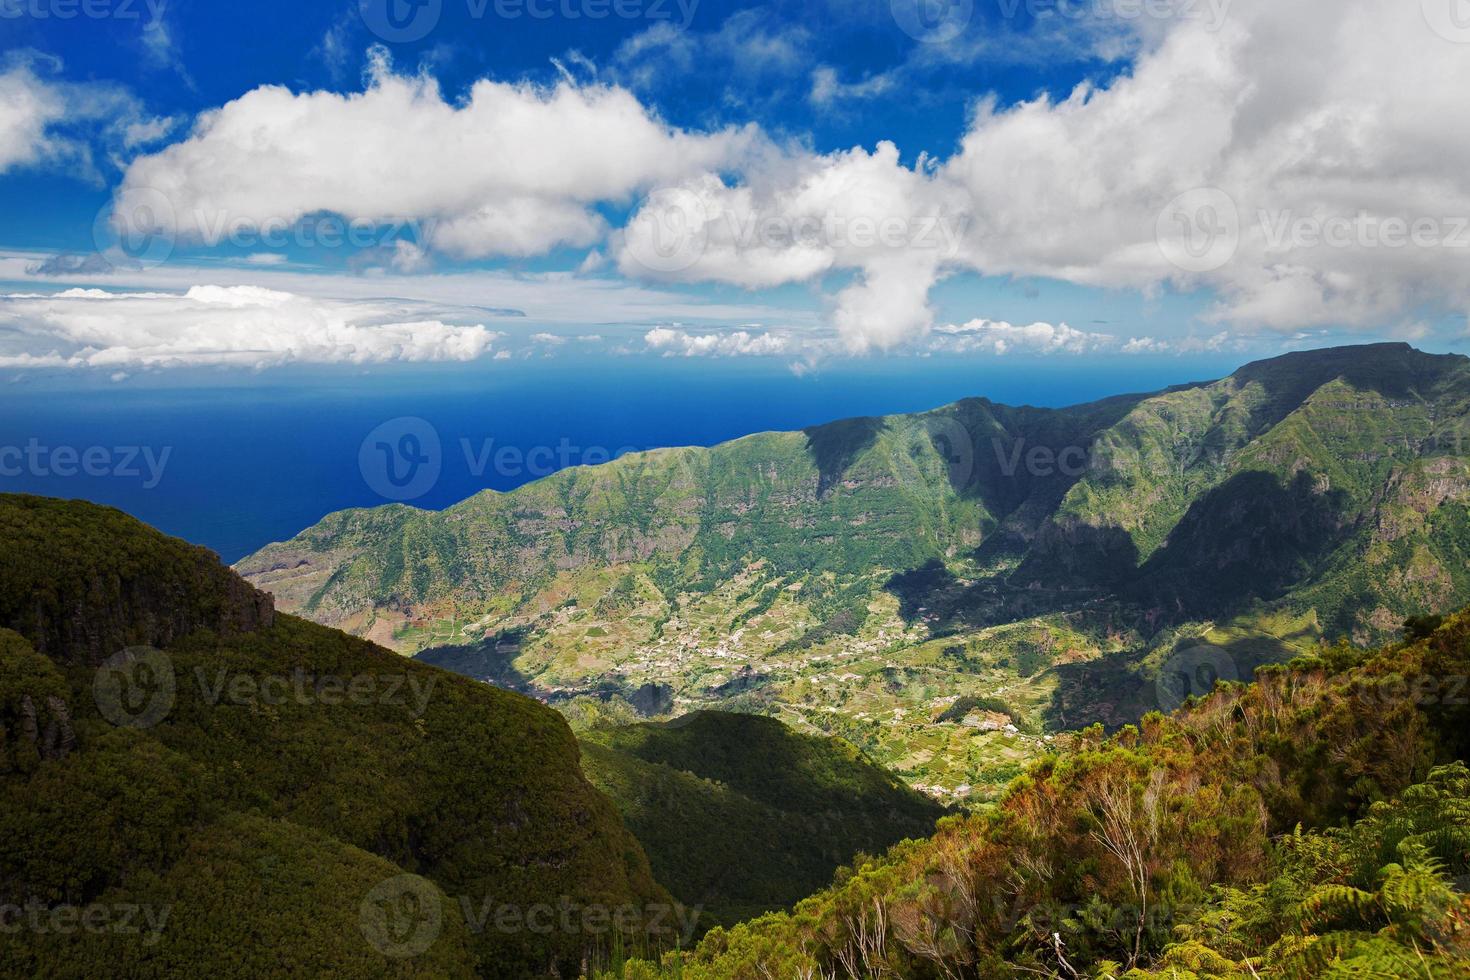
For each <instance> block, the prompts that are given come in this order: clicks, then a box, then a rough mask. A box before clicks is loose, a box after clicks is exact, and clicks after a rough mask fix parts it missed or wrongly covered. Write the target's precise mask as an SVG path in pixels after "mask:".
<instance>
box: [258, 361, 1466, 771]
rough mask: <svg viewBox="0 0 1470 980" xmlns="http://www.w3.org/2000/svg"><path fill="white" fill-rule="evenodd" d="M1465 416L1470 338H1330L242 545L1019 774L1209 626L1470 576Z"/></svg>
mask: <svg viewBox="0 0 1470 980" xmlns="http://www.w3.org/2000/svg"><path fill="white" fill-rule="evenodd" d="M1467 420H1470V360H1467V359H1466V358H1463V357H1459V356H1435V355H1428V354H1424V353H1421V352H1419V351H1416V350H1413V349H1412V348H1410V347H1408V346H1406V345H1402V344H1382V345H1372V346H1365V347H1351V348H1339V349H1334V350H1323V351H1310V352H1302V353H1296V354H1289V355H1286V356H1284V357H1280V358H1275V359H1272V360H1268V361H1262V362H1258V363H1255V364H1250V365H1247V366H1245V367H1243V368H1241V369H1240V370H1239V371H1237V372H1235V373H1234V374H1233V375H1231V376H1230V377H1228V378H1226V379H1223V380H1221V381H1217V382H1212V383H1207V384H1197V385H1188V386H1183V387H1180V388H1175V389H1170V390H1168V391H1164V392H1160V393H1157V394H1154V395H1137V396H1125V397H1119V398H1114V399H1109V400H1106V401H1103V402H1099V403H1095V404H1090V405H1082V406H1077V407H1073V408H1068V409H1060V410H1047V409H1035V408H1010V407H1006V406H1001V405H996V404H993V403H991V402H989V401H986V400H984V399H971V400H966V401H963V402H960V403H957V404H955V405H952V406H949V407H947V408H943V409H939V410H937V411H934V412H928V413H923V414H919V415H911V416H891V417H886V418H881V419H854V420H848V421H845V422H839V423H833V424H830V425H826V426H819V427H816V428H813V429H809V430H806V431H805V432H801V433H767V434H763V435H757V436H751V437H749V438H746V439H742V440H737V441H735V442H732V443H728V444H725V445H722V446H716V447H714V448H712V449H676V450H662V451H657V452H652V453H642V454H637V455H634V456H628V457H624V458H623V459H620V460H617V461H615V462H613V463H610V464H608V465H606V466H601V467H593V468H581V469H573V470H568V471H564V472H562V473H559V474H557V475H555V476H553V477H550V478H548V479H546V480H543V481H540V482H538V483H535V484H531V485H529V486H526V487H523V488H521V489H519V490H517V491H515V492H513V493H509V494H496V493H490V492H486V493H482V494H479V495H477V496H475V497H472V498H470V499H469V500H467V501H465V502H463V503H461V504H459V505H457V506H455V507H452V508H450V509H448V510H446V511H444V512H441V513H431V512H425V511H418V510H414V509H412V508H408V507H403V506H398V505H395V506H390V507H383V508H375V509H368V510H356V511H345V512H342V513H339V514H334V515H331V516H330V517H327V518H325V519H324V520H323V521H322V522H321V523H320V524H318V525H316V526H315V527H313V528H311V529H308V530H307V531H304V532H302V534H301V535H298V536H297V537H296V538H294V539H292V540H291V541H288V542H284V543H280V544H275V545H271V546H269V547H267V548H265V549H263V550H262V551H261V552H259V553H258V554H256V555H253V556H251V557H250V558H247V559H246V560H244V561H243V562H241V563H240V565H239V566H238V568H239V570H240V571H241V573H242V574H243V575H244V576H245V577H246V578H247V579H248V580H249V581H251V582H253V583H255V584H257V585H259V586H260V587H262V588H266V589H270V590H271V591H273V592H274V593H275V595H276V598H277V601H278V602H279V603H280V604H281V606H282V608H283V609H287V610H291V611H299V612H302V613H303V614H304V615H307V616H310V617H312V618H314V619H317V620H319V621H322V622H326V623H330V624H333V625H338V626H341V627H342V628H345V629H348V630H349V631H352V632H356V633H359V634H362V635H367V636H371V637H373V638H375V639H377V640H378V641H380V642H383V643H387V644H390V645H392V646H394V647H395V648H396V649H399V650H401V651H403V652H407V653H416V652H419V651H426V652H425V653H424V656H425V658H426V659H429V660H431V661H434V662H439V663H445V664H452V665H453V668H454V669H456V670H460V671H462V672H465V673H468V674H470V675H472V676H476V677H482V678H486V679H492V680H494V681H495V682H496V683H498V684H502V685H504V686H507V687H511V688H513V689H517V690H522V691H524V692H526V693H530V694H532V695H534V696H536V697H539V698H542V699H545V700H548V701H551V702H553V703H556V702H561V701H566V700H572V699H575V698H577V697H578V696H593V697H598V698H604V699H606V698H622V699H624V700H629V701H639V703H644V702H649V703H652V704H654V705H656V706H657V707H656V708H655V709H653V710H651V711H650V713H652V714H657V715H667V714H678V713H682V712H685V711H689V710H693V709H697V708H701V707H711V708H720V709H726V710H739V711H748V712H755V713H764V714H771V715H774V716H776V717H779V718H781V719H782V720H784V721H786V722H787V723H789V724H791V725H792V726H793V727H795V728H797V729H798V730H802V731H809V732H810V731H822V732H825V733H828V734H835V735H841V736H843V737H845V738H847V739H849V740H850V741H852V742H854V743H855V744H856V745H858V746H859V747H860V748H862V749H863V750H864V751H865V752H867V753H869V754H870V755H871V756H872V757H873V758H875V759H876V760H878V761H879V762H880V763H882V764H884V765H885V766H889V767H892V768H895V769H897V770H898V771H900V772H901V773H903V774H904V776H905V778H907V779H908V780H909V781H910V783H911V784H912V785H915V786H923V787H925V788H927V789H928V790H929V791H931V792H934V793H936V794H939V795H943V796H945V797H946V798H964V797H965V796H966V795H967V794H971V793H978V794H980V796H981V797H982V798H993V796H994V794H995V793H996V792H998V790H999V788H1000V787H1001V786H1003V785H1004V783H1005V782H1006V780H1008V779H1009V778H1010V777H1011V776H1013V775H1014V774H1015V773H1016V772H1017V771H1019V767H1020V766H1021V765H1022V764H1023V763H1024V761H1025V760H1026V759H1028V758H1031V757H1034V756H1035V755H1036V754H1037V753H1038V752H1039V751H1041V750H1042V748H1043V744H1042V733H1043V732H1044V731H1045V730H1047V729H1048V728H1050V729H1053V730H1055V729H1057V728H1064V727H1068V726H1070V725H1075V724H1085V723H1086V722H1087V721H1089V720H1094V719H1096V720H1102V721H1105V722H1106V723H1108V724H1120V723H1122V722H1125V721H1127V720H1129V719H1130V717H1136V715H1137V712H1136V711H1133V710H1132V708H1131V707H1130V708H1129V710H1127V711H1124V710H1121V709H1119V710H1113V709H1112V708H1110V707H1109V705H1129V706H1131V705H1133V704H1134V702H1135V701H1138V700H1140V699H1142V700H1143V701H1144V702H1145V703H1144V704H1143V705H1142V707H1144V708H1147V707H1157V706H1159V702H1158V701H1157V700H1156V699H1154V700H1152V703H1148V702H1149V701H1150V700H1151V699H1153V690H1154V678H1155V675H1156V673H1157V672H1158V671H1159V670H1160V669H1161V668H1162V667H1163V665H1164V664H1165V663H1166V662H1168V661H1170V660H1171V659H1173V658H1175V657H1177V656H1179V655H1180V654H1181V651H1184V650H1187V649H1189V648H1192V647H1194V646H1196V645H1199V644H1205V645H1209V646H1212V647H1228V648H1229V649H1227V651H1226V655H1227V656H1233V654H1231V653H1230V650H1240V651H1248V652H1249V656H1248V657H1246V658H1245V659H1243V660H1241V661H1240V662H1238V663H1235V664H1234V665H1233V668H1232V669H1233V672H1234V674H1235V676H1248V674H1249V670H1250V668H1251V667H1252V666H1254V664H1255V663H1256V662H1258V661H1259V660H1260V659H1281V658H1284V657H1289V656H1291V654H1292V652H1293V651H1294V650H1298V649H1301V648H1302V647H1303V645H1310V644H1311V643H1312V642H1314V641H1315V640H1316V639H1317V638H1318V637H1321V636H1329V637H1330V636H1339V635H1347V636H1349V637H1351V638H1352V639H1353V640H1355V641H1356V642H1360V643H1367V642H1372V641H1381V640H1383V639H1386V638H1389V637H1391V636H1392V635H1393V633H1394V631H1395V630H1396V629H1397V625H1398V624H1399V623H1400V622H1402V621H1403V619H1404V618H1405V617H1406V616H1409V615H1417V614H1422V613H1430V612H1436V611H1443V610H1445V609H1449V608H1454V607H1456V606H1457V605H1459V604H1462V603H1464V602H1467V601H1470V564H1467V561H1466V559H1467V558H1470V455H1467V453H1470V439H1462V438H1461V436H1462V435H1470V421H1467ZM650 689H651V690H652V691H653V696H651V697H649V696H647V692H648V691H649V690H650ZM1079 693H1080V695H1081V697H1079V696H1078V695H1079ZM1090 695H1097V696H1096V697H1093V696H1090ZM959 701H965V702H966V703H970V702H974V703H984V704H987V705H991V706H992V707H993V708H996V709H997V710H987V711H981V712H969V713H964V714H960V715H955V714H954V713H953V712H952V711H951V709H952V708H953V706H954V704H955V703H957V702H959ZM646 710H647V709H646ZM1007 726H1009V727H1007Z"/></svg>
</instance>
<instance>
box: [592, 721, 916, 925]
mask: <svg viewBox="0 0 1470 980" xmlns="http://www.w3.org/2000/svg"><path fill="white" fill-rule="evenodd" d="M582 753H583V765H584V768H585V769H586V770H587V774H588V777H589V778H590V779H591V780H592V782H593V784H594V785H595V786H597V787H598V788H599V789H601V790H602V791H603V792H604V793H606V794H607V795H608V796H610V797H611V798H612V799H613V801H614V802H616V803H617V804H618V808H619V809H620V810H621V811H622V814H623V821H624V823H625V824H626V825H627V826H628V828H629V829H630V830H632V831H633V834H634V836H636V837H637V838H638V840H639V842H640V843H642V844H643V849H644V850H645V851H646V852H647V853H648V856H649V861H650V862H651V863H652V865H653V870H654V875H655V877H657V879H658V880H659V881H660V882H662V883H663V884H664V885H666V886H668V888H669V890H670V891H671V892H673V894H674V896H675V897H676V898H678V899H679V900H680V901H682V902H684V903H685V904H686V905H690V906H695V905H697V906H701V907H703V908H704V910H705V911H706V912H707V913H708V915H709V917H710V919H711V920H712V921H714V922H718V923H721V924H724V925H733V924H734V923H735V922H737V921H740V920H741V919H747V918H752V917H754V916H757V915H760V914H762V913H765V912H769V911H774V910H776V909H781V908H789V907H790V906H791V905H793V904H794V903H795V902H796V901H797V900H798V899H800V898H803V897H805V896H806V895H808V894H810V893H811V892H813V891H815V890H816V889H818V888H820V887H822V886H823V885H825V884H827V883H828V882H829V881H830V880H831V878H832V873H833V872H834V871H835V870H836V869H837V868H838V867H840V866H842V865H844V864H846V863H848V862H850V861H852V860H853V858H854V856H855V855H857V854H859V853H866V854H872V853H877V852H880V851H883V850H885V849H887V848H888V847H890V846H891V845H893V844H895V843H897V842H898V841H900V840H903V839H904V838H906V837H921V836H924V835H927V834H929V833H932V832H933V829H934V823H935V821H936V820H937V819H938V818H939V817H941V816H943V814H944V813H945V809H944V808H943V807H942V806H940V805H938V804H937V803H934V802H933V801H932V800H929V799H927V798H926V797H924V796H922V795H920V794H918V793H915V792H914V791H913V790H911V789H909V788H908V787H907V786H905V785H903V783H901V782H900V781H899V780H897V779H895V778H894V777H893V776H892V775H891V774H890V773H887V772H885V771H884V770H883V769H881V768H879V767H878V766H876V765H874V764H873V763H872V762H870V761H869V760H867V759H866V758H864V757H863V756H862V755H861V754H860V753H859V752H857V751H856V750H855V749H853V747H852V746H851V745H848V744H846V743H844V742H841V741H839V740H836V739H826V738H814V737H812V736H807V735H801V734H798V733H797V732H794V731H792V730H791V729H789V728H787V727H786V726H785V725H783V724H781V723H780V722H779V721H776V720H775V719H772V718H761V717H756V716H752V715H738V714H727V713H722V712H710V711H701V712H696V713H694V714H691V715H685V716H683V717H681V718H679V719H677V720H676V721H673V722H668V723H665V724H639V725H629V726H625V727H621V728H614V729H603V730H594V731H590V732H586V733H584V734H583V736H582Z"/></svg>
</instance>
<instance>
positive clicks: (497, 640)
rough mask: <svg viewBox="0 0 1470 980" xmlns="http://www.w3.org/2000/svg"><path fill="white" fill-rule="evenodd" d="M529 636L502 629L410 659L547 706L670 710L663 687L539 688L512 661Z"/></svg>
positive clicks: (669, 693) (644, 712)
mask: <svg viewBox="0 0 1470 980" xmlns="http://www.w3.org/2000/svg"><path fill="white" fill-rule="evenodd" d="M529 633H530V631H529V630H527V629H525V628H517V629H510V630H502V631H501V632H499V633H497V634H495V635H494V636H492V637H487V638H486V639H485V640H482V641H481V642H479V643H471V644H466V645H463V646H443V647H430V648H429V649H427V650H424V651H422V652H420V653H419V654H418V655H417V656H415V657H414V659H415V660H418V661H422V662H423V663H427V664H432V665H433V666H435V667H442V668H444V669H445V670H450V671H453V672H454V673H456V674H462V675H464V676H465V677H470V678H473V679H474V680H477V681H484V682H486V683H487V684H493V685H495V686H496V687H499V688H503V689H504V690H507V691H515V692H516V693H518V694H524V695H526V696H527V697H532V698H536V699H537V700H538V701H544V702H546V703H547V704H557V703H560V702H563V701H570V700H572V699H573V698H578V697H592V698H596V699H598V700H600V701H610V700H612V699H613V698H621V699H622V700H623V701H626V702H627V703H628V705H629V706H631V707H632V708H633V710H634V711H636V712H637V713H638V714H639V715H641V716H643V717H645V718H648V717H654V716H657V715H664V714H668V713H669V712H670V711H672V710H673V707H674V697H673V693H674V692H673V688H671V687H669V686H668V685H666V684H643V685H640V686H637V687H629V686H626V685H622V684H616V683H613V682H611V681H605V682H603V683H601V684H597V685H594V686H590V687H579V688H557V689H547V688H545V687H542V686H541V685H539V684H537V683H536V681H535V678H533V677H529V676H527V675H526V674H524V673H522V672H521V671H520V670H518V669H517V668H516V666H515V660H516V658H517V657H518V656H520V653H521V645H522V644H523V643H524V642H525V640H526V637H527V636H528V635H529Z"/></svg>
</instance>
